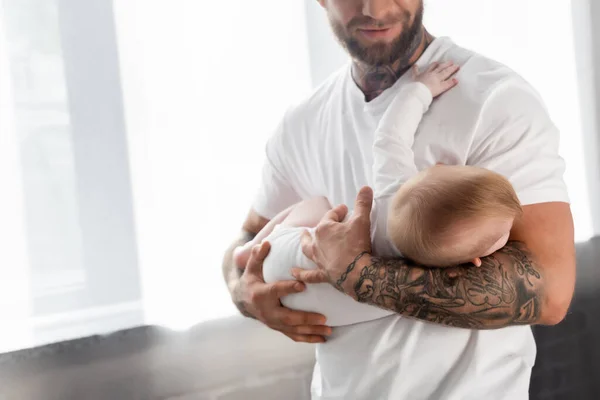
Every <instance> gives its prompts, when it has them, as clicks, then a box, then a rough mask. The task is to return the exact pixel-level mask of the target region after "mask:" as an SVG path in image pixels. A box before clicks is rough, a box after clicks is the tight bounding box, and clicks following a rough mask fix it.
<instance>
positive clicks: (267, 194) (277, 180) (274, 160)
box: [252, 121, 301, 219]
mask: <svg viewBox="0 0 600 400" xmlns="http://www.w3.org/2000/svg"><path fill="white" fill-rule="evenodd" d="M284 126H285V123H284V121H282V122H281V123H280V124H279V126H278V127H277V129H276V130H275V132H274V134H273V135H272V136H271V138H270V139H269V141H268V142H267V145H266V147H265V155H264V162H263V167H262V174H261V180H260V184H259V187H258V190H257V192H256V194H255V197H254V201H253V203H252V208H253V209H254V211H256V212H257V213H258V214H259V215H261V216H262V217H265V218H267V219H272V218H273V217H275V216H276V215H277V214H279V213H280V212H281V211H283V210H285V209H286V208H288V207H289V206H291V205H293V204H295V203H297V202H299V201H300V200H301V198H300V196H299V195H298V193H297V191H296V190H295V189H294V188H293V183H292V180H291V179H290V177H289V176H287V175H288V173H287V169H286V166H285V165H284V160H285V159H286V156H285V146H284V145H283V136H284V134H285V132H284Z"/></svg>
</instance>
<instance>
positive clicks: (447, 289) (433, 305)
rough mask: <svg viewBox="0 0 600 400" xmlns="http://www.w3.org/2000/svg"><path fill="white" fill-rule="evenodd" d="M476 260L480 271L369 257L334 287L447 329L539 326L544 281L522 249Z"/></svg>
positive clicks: (514, 245)
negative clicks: (479, 262)
mask: <svg viewBox="0 0 600 400" xmlns="http://www.w3.org/2000/svg"><path fill="white" fill-rule="evenodd" d="M365 259H366V257H365ZM363 261H364V260H363ZM482 262H483V265H482V266H481V267H480V268H476V267H474V266H460V267H457V268H451V269H448V268H446V269H444V268H424V267H420V266H417V265H414V264H413V263H410V262H409V261H407V260H403V259H395V260H394V259H383V258H377V257H371V258H370V261H369V263H368V264H367V265H365V264H364V262H363V263H362V264H361V267H352V270H355V271H354V272H350V271H351V268H350V267H349V268H348V271H347V272H348V275H346V279H343V280H342V279H340V281H338V285H336V286H338V287H339V288H343V291H344V292H346V293H347V294H349V295H351V296H353V297H354V298H355V299H356V300H358V301H360V302H364V303H369V304H373V305H376V306H379V307H382V308H385V309H388V310H392V311H395V312H397V313H399V314H402V315H405V316H408V317H413V318H417V319H421V320H424V321H430V322H435V323H439V324H443V325H448V326H455V327H462V328H475V329H495V328H502V327H505V326H511V325H523V324H525V325H530V324H535V323H537V322H539V319H540V304H541V298H542V296H543V292H544V290H543V289H544V279H543V277H542V275H541V274H540V272H539V270H538V268H537V267H536V265H535V263H534V262H533V261H532V259H531V256H530V255H529V253H528V251H527V249H526V248H525V246H524V245H522V244H521V243H518V242H509V243H508V244H507V245H506V247H504V248H503V249H502V250H500V251H498V252H496V253H495V254H493V255H491V256H489V257H486V258H484V259H483V260H482ZM348 276H349V277H348Z"/></svg>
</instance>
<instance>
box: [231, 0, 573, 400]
mask: <svg viewBox="0 0 600 400" xmlns="http://www.w3.org/2000/svg"><path fill="white" fill-rule="evenodd" d="M320 3H321V5H322V6H323V7H324V8H325V9H326V11H327V14H328V16H329V19H330V22H331V25H332V27H333V30H334V32H335V34H336V36H337V37H338V39H339V40H340V43H342V45H343V46H344V47H345V48H346V50H347V51H348V52H349V54H350V55H351V56H352V63H351V64H350V65H349V66H348V67H347V68H344V69H342V70H341V71H339V72H338V73H336V74H335V75H333V76H332V77H331V78H330V79H329V80H328V81H327V82H325V83H324V84H323V85H321V86H320V87H319V88H318V89H317V90H316V91H315V93H314V94H313V95H312V96H311V97H310V98H309V99H307V100H306V101H305V102H304V103H302V104H300V105H298V106H296V107H295V108H293V109H291V110H289V111H288V113H286V115H285V116H284V119H283V121H282V123H281V124H280V126H279V128H278V129H277V131H276V132H275V134H274V135H273V137H272V138H271V140H270V141H269V144H268V146H267V161H266V163H265V168H264V171H263V182H262V184H261V187H260V190H259V194H258V196H257V199H256V201H255V203H254V205H253V207H252V209H251V211H250V214H249V216H248V218H247V220H246V222H245V224H244V231H245V232H246V233H245V234H244V237H243V238H242V239H241V240H240V241H237V242H236V243H235V244H234V246H235V245H239V244H241V243H243V242H244V241H247V240H248V239H249V238H250V237H252V235H253V234H256V233H257V232H258V231H259V230H260V229H261V228H262V227H263V226H264V225H265V224H266V223H267V222H268V220H269V219H270V218H272V217H274V216H275V215H276V214H277V213H278V212H280V211H282V210H284V209H285V208H287V207H289V206H290V205H291V204H294V203H295V202H297V201H299V200H302V199H306V198H311V197H315V196H325V197H326V198H327V199H328V200H329V202H330V203H331V204H352V202H353V201H354V195H355V193H356V192H357V191H358V190H359V189H360V187H361V186H365V185H372V182H371V179H372V178H371V174H370V171H371V165H372V161H373V154H372V153H371V149H372V142H373V137H372V133H373V132H374V131H375V127H376V126H377V122H378V120H379V119H380V118H381V115H382V114H383V112H384V111H385V109H386V107H387V106H388V105H389V102H390V101H391V99H392V98H393V97H394V95H395V94H396V93H397V92H398V91H399V90H400V89H401V88H402V87H404V85H406V83H407V82H408V77H409V76H410V74H405V72H406V71H408V70H409V69H410V67H411V66H412V65H413V64H417V65H418V66H419V67H420V68H423V67H425V66H426V65H428V64H430V63H431V62H435V61H438V62H443V61H447V60H453V61H455V62H456V63H458V64H459V65H460V66H461V72H460V73H459V75H458V76H457V78H458V79H459V80H460V82H461V83H460V85H459V86H458V87H457V88H455V89H454V90H453V91H451V92H449V93H447V94H446V96H444V97H442V98H441V99H440V100H439V101H438V102H436V103H435V104H434V105H432V107H431V108H430V110H429V112H428V113H427V114H426V115H425V116H424V118H423V121H422V123H421V126H420V128H419V131H418V132H417V136H416V137H415V143H414V147H413V150H414V155H415V162H416V165H417V167H418V169H425V168H427V167H429V166H432V165H435V164H436V163H437V162H441V163H444V164H453V165H473V166H478V167H482V168H487V169H489V170H492V171H495V172H498V173H500V174H501V175H503V176H505V177H506V178H508V179H509V181H510V182H511V183H512V185H513V186H514V188H515V190H516V192H517V195H518V196H519V200H520V202H521V204H522V205H523V206H524V207H523V216H522V218H521V219H520V220H519V221H517V222H516V223H515V225H514V227H513V229H512V231H511V242H509V243H508V245H507V246H505V248H504V249H502V250H501V251H499V252H496V253H494V254H492V255H491V256H489V257H486V258H484V259H483V260H482V266H481V268H468V267H465V268H462V267H459V268H456V269H453V270H448V269H438V268H422V267H420V266H419V265H414V264H411V263H410V262H408V261H406V260H403V259H401V258H398V259H381V258H377V257H375V256H373V255H372V254H371V238H370V221H369V214H370V211H371V204H372V193H371V192H370V190H364V189H363V190H361V191H360V193H359V196H358V198H357V199H356V205H355V208H354V210H353V216H352V218H351V219H350V220H348V221H345V222H341V221H343V220H344V217H345V214H346V212H347V209H346V208H345V207H344V206H340V207H337V208H335V209H334V210H332V211H331V212H329V213H328V215H327V216H326V217H325V218H324V220H323V221H322V223H321V224H320V225H319V227H318V228H317V230H316V234H315V238H314V241H307V243H306V245H305V253H306V254H307V255H308V256H309V257H310V258H312V259H313V261H314V262H315V263H316V264H317V265H318V266H319V268H320V269H319V270H318V271H316V272H314V271H297V275H296V276H297V277H298V278H299V280H302V281H305V282H307V283H314V282H324V281H327V282H330V283H332V284H334V285H335V287H337V288H338V289H340V290H342V291H344V292H345V293H346V294H348V295H350V296H352V297H353V298H355V299H356V300H358V301H361V302H366V303H369V304H373V305H377V306H379V307H383V308H386V309H388V310H390V311H393V312H394V313H395V314H394V315H392V316H389V317H386V318H381V319H378V320H375V321H370V322H365V323H362V324H357V325H354V326H352V329H344V327H340V328H336V332H335V335H334V337H332V339H331V340H329V341H327V343H326V345H327V346H329V348H328V351H329V352H337V354H339V358H338V359H337V360H335V362H331V363H323V362H321V360H320V359H319V354H317V364H316V366H315V373H314V376H313V392H312V393H313V398H315V399H387V398H391V399H480V398H487V399H504V398H506V399H525V398H527V397H528V394H527V392H528V385H529V376H530V371H531V367H532V366H533V362H534V359H535V344H534V342H533V337H532V334H531V330H530V329H529V327H528V326H522V325H532V324H550V325H551V324H556V323H558V322H559V321H560V320H562V318H563V317H564V315H565V314H566V311H567V309H568V306H569V303H570V300H571V297H572V293H573V288H574V281H575V258H574V243H573V223H572V218H571V213H570V208H569V204H568V197H567V193H566V188H565V185H564V182H563V179H562V175H563V172H564V163H563V161H562V159H561V158H560V157H559V156H558V139H559V133H558V132H557V130H556V128H555V127H554V126H553V124H552V122H551V121H550V118H549V117H548V115H547V113H546V110H545V108H544V106H543V104H542V102H541V100H540V99H539V98H538V96H537V95H536V93H535V92H534V91H533V90H532V89H531V87H530V86H529V85H528V84H527V83H526V82H524V81H523V80H522V79H521V78H520V77H519V76H517V75H516V74H515V73H514V72H512V71H511V70H509V69H508V68H506V67H504V66H502V65H500V64H498V63H496V62H494V61H492V60H489V59H486V58H484V57H482V56H480V55H478V54H475V53H472V52H470V51H467V50H465V49H462V48H460V47H459V46H457V45H455V44H454V43H452V41H450V40H449V39H446V38H438V39H434V38H433V37H432V36H431V35H429V34H428V32H427V31H426V30H425V29H424V27H423V25H422V16H423V2H422V0H379V1H375V0H371V1H369V0H321V1H320ZM464 234H465V235H477V230H476V229H475V230H471V231H469V232H465V233H464ZM268 251H269V245H268V243H267V244H264V245H262V246H261V247H260V248H257V249H255V251H254V253H253V255H252V256H251V258H250V260H249V262H248V264H247V266H246V268H245V269H244V270H243V271H242V270H237V269H236V268H234V267H233V263H232V262H231V253H228V254H227V255H226V257H225V263H224V273H225V275H226V278H227V280H228V285H229V288H230V291H231V293H232V297H233V300H234V301H235V303H236V304H237V305H238V307H239V308H240V311H242V312H243V313H244V314H245V315H247V316H251V317H254V318H257V319H259V320H260V321H262V322H264V323H265V324H267V325H268V326H269V327H271V328H273V329H276V330H279V331H281V332H283V333H284V334H286V335H287V336H289V337H291V338H292V339H294V340H296V341H304V342H323V341H324V336H328V335H329V334H330V333H331V330H330V328H329V327H327V326H326V325H325V324H326V322H325V321H324V319H323V317H322V316H320V315H317V314H310V313H303V312H299V311H292V310H289V309H286V308H284V307H282V306H281V303H280V301H279V299H280V298H281V297H282V296H285V295H287V294H290V293H295V292H298V291H302V290H304V285H303V284H301V283H299V282H294V281H285V282H277V283H273V284H265V283H264V280H263V279H262V271H261V266H262V261H263V260H264V258H265V257H266V256H267V254H268ZM452 327H459V328H462V329H456V328H452Z"/></svg>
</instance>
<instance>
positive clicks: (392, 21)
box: [223, 0, 575, 343]
mask: <svg viewBox="0 0 600 400" xmlns="http://www.w3.org/2000/svg"><path fill="white" fill-rule="evenodd" d="M319 3H320V4H321V5H322V6H323V7H324V9H325V10H326V12H327V15H328V17H329V19H330V21H331V24H332V27H333V30H334V32H335V33H336V35H337V36H338V37H339V39H340V42H342V43H344V40H346V39H352V40H353V41H355V42H356V43H357V44H358V45H359V47H360V46H364V47H367V48H372V49H377V51H375V52H374V53H370V54H367V56H368V57H363V58H361V57H357V56H356V55H355V54H352V53H351V56H352V57H353V78H354V81H355V83H356V84H357V86H358V87H359V88H360V89H361V90H362V92H363V93H364V95H365V101H370V100H372V99H373V98H375V97H377V96H378V95H379V94H381V93H382V92H383V91H385V90H386V89H388V88H389V87H391V86H392V85H393V84H394V83H395V82H396V81H397V80H398V78H399V77H400V76H402V75H403V74H404V73H405V72H406V71H408V69H410V68H411V66H412V65H413V64H414V62H415V61H416V60H417V59H418V58H419V57H420V56H421V54H422V53H423V51H424V50H425V49H426V48H427V46H428V45H429V44H430V43H431V41H432V40H433V37H432V36H431V35H430V34H429V33H428V32H427V31H426V30H425V29H424V28H423V27H422V26H420V25H419V26H418V27H417V29H416V31H418V34H417V35H416V36H415V39H414V41H413V42H411V43H409V44H408V45H407V46H406V48H405V49H404V50H403V51H401V52H397V54H396V56H394V55H393V54H392V55H390V54H391V53H390V52H387V53H386V51H385V50H386V49H387V48H391V47H392V46H391V45H392V44H393V42H394V40H395V39H396V38H397V37H398V35H402V34H404V33H406V32H409V31H410V27H411V24H414V23H415V21H417V20H418V18H417V14H418V11H419V9H420V7H421V6H422V2H421V1H420V0H321V1H319ZM340 26H341V28H342V29H336V27H338V28H339V27H340ZM413 28H414V26H413ZM373 29H375V30H377V29H379V30H383V31H382V32H373ZM413 30H415V29H413ZM407 42H409V41H407ZM390 58H392V60H390ZM365 191H367V192H368V191H369V189H365V190H362V191H361V192H360V193H359V196H358V197H357V205H356V207H357V208H356V209H361V210H363V212H362V213H357V212H354V213H353V216H352V217H351V218H350V220H349V221H347V222H345V223H343V222H340V221H342V220H343V218H344V216H345V214H346V213H347V208H346V207H345V206H338V207H336V208H334V209H333V210H332V211H330V212H329V213H328V214H327V215H326V216H325V217H324V219H323V220H322V221H321V223H320V224H319V227H318V229H317V233H316V235H315V240H314V241H311V240H310V238H306V239H305V243H304V246H303V250H304V252H305V254H307V256H309V257H310V258H312V259H313V260H314V261H315V263H316V264H317V265H318V266H319V270H317V271H302V270H297V271H295V272H296V277H297V278H298V279H299V280H302V281H304V282H306V283H316V282H330V283H331V284H333V285H335V286H336V287H337V288H338V289H339V290H342V291H343V292H344V293H347V294H349V295H350V296H352V297H353V298H355V299H357V300H358V301H364V302H367V303H371V304H376V305H378V306H380V307H386V308H388V309H391V310H393V311H395V312H398V313H399V314H402V315H406V316H409V317H413V318H418V319H421V320H425V321H430V322H434V323H439V324H444V325H449V326H460V327H469V328H478V329H491V328H501V327H505V326H511V325H518V324H547V325H552V324H556V323H558V322H559V321H560V320H562V319H563V318H564V316H565V314H566V311H567V309H568V307H569V304H570V301H571V298H572V295H573V289H574V285H575V250H574V240H573V236H574V234H573V220H572V216H571V211H570V207H569V205H568V204H566V203H543V204H536V205H531V206H526V207H524V208H523V215H522V217H521V218H520V219H519V220H518V221H515V224H514V226H513V228H512V230H511V232H510V238H509V239H510V242H509V243H508V244H507V245H506V246H505V247H504V248H503V250H502V251H499V252H496V253H494V254H492V255H490V256H489V257H484V258H483V259H482V266H481V268H472V267H471V268H469V267H465V266H461V267H458V268H454V269H448V268H446V269H436V268H423V267H421V266H419V265H415V264H414V263H411V262H410V261H408V260H403V259H380V258H377V257H373V256H372V255H371V254H370V250H371V249H370V246H371V244H370V243H371V240H370V236H369V235H370V228H369V227H370V221H369V214H368V212H367V210H368V207H370V206H371V202H370V201H369V194H368V193H366V192H365ZM371 196H372V193H371ZM267 222H268V220H266V219H264V218H262V217H260V216H259V215H258V213H256V212H255V211H253V210H251V211H250V212H249V215H248V217H247V219H246V222H245V223H244V226H243V232H244V233H243V234H242V236H241V239H238V240H236V241H235V243H234V244H233V245H232V247H231V248H230V251H228V253H227V254H226V255H225V257H224V262H223V271H224V276H225V277H226V280H227V283H228V287H229V290H230V293H231V295H232V299H233V301H234V303H235V304H236V305H237V307H238V309H240V311H241V312H242V313H243V314H244V315H247V316H250V317H253V318H256V319H259V320H260V321H262V322H263V323H265V324H266V325H267V326H269V327H271V328H273V329H276V330H279V331H280V332H282V333H284V334H285V335H287V336H288V337H290V338H292V339H293V340H295V341H299V342H309V343H314V342H322V341H324V340H325V336H326V335H327V334H329V333H330V329H329V328H328V327H326V326H325V325H324V324H325V320H324V317H323V316H320V315H315V314H311V313H304V312H296V311H292V310H288V309H285V308H284V307H281V303H280V301H279V299H280V298H281V297H282V295H285V294H289V293H293V292H295V291H294V290H298V291H301V290H303V288H300V289H293V288H294V286H293V285H294V283H295V282H293V281H292V282H277V283H275V284H265V283H264V280H262V262H263V260H264V258H265V257H266V255H267V254H268V248H269V244H268V243H263V244H262V245H261V246H260V247H257V248H256V249H255V250H253V254H252V256H251V257H250V261H249V262H248V264H247V266H246V268H245V269H239V268H236V267H235V265H234V263H233V257H232V253H233V249H234V248H235V247H236V246H239V245H243V244H244V243H245V242H244V240H245V241H246V242H247V241H248V240H250V239H248V237H252V236H253V235H256V234H257V233H258V232H259V231H260V230H261V229H262V228H263V227H264V226H265V225H266V224H267ZM246 239H248V240H246ZM249 267H251V268H249ZM374 272H377V273H374ZM377 276H383V277H388V278H389V279H377V278H376V277H377ZM373 277H375V278H373ZM369 279H370V280H369ZM506 288H509V289H510V290H505V289H506Z"/></svg>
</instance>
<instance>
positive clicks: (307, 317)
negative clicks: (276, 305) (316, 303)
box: [275, 307, 327, 328]
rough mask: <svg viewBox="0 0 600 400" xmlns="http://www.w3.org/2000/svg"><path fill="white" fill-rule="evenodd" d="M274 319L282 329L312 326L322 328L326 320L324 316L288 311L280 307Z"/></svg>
mask: <svg viewBox="0 0 600 400" xmlns="http://www.w3.org/2000/svg"><path fill="white" fill-rule="evenodd" d="M275 319H276V320H277V321H278V323H277V324H278V325H282V326H283V327H284V328H285V327H287V328H289V327H292V326H302V325H312V326H323V325H325V323H326V322H327V318H325V316H324V315H321V314H317V313H312V312H306V311H296V310H290V309H289V308H285V307H281V308H280V310H279V311H278V312H277V314H276V315H275Z"/></svg>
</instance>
